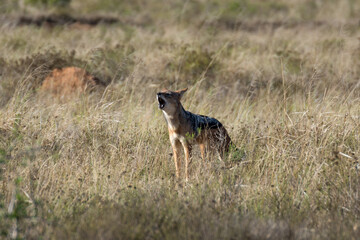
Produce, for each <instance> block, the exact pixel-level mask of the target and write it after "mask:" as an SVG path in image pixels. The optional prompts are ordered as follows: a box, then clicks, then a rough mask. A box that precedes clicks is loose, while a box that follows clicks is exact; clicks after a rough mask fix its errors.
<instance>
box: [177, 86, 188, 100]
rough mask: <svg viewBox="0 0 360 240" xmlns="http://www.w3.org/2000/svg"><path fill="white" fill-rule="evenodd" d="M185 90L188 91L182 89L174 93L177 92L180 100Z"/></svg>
mask: <svg viewBox="0 0 360 240" xmlns="http://www.w3.org/2000/svg"><path fill="white" fill-rule="evenodd" d="M187 90H188V89H187V88H184V89H181V90H178V91H176V92H177V93H178V94H180V98H181V97H182V96H183V95H184V93H185V92H186V91H187Z"/></svg>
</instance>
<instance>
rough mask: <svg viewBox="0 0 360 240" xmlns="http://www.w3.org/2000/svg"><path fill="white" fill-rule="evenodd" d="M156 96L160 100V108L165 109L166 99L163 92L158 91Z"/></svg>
mask: <svg viewBox="0 0 360 240" xmlns="http://www.w3.org/2000/svg"><path fill="white" fill-rule="evenodd" d="M156 98H157V100H158V102H159V108H160V109H163V108H164V107H165V104H166V101H165V99H164V98H163V97H162V94H161V93H160V92H158V93H157V94H156Z"/></svg>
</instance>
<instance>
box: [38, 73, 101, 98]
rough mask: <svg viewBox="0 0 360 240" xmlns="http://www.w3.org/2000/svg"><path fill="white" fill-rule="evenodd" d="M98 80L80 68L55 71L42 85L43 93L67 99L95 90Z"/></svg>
mask: <svg viewBox="0 0 360 240" xmlns="http://www.w3.org/2000/svg"><path fill="white" fill-rule="evenodd" d="M97 85H98V80H97V79H96V78H95V77H94V76H92V75H90V74H89V73H87V72H86V71H85V70H84V69H81V68H78V67H66V68H62V69H54V70H53V71H52V72H51V73H50V74H49V75H48V76H47V77H46V78H45V80H44V82H43V83H42V85H41V91H42V92H43V93H46V92H48V93H51V94H52V95H54V96H56V97H59V98H67V97H71V96H76V95H79V94H80V93H84V92H88V91H91V90H93V89H94V88H95V87H96V86H97Z"/></svg>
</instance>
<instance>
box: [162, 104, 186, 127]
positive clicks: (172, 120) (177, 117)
mask: <svg viewBox="0 0 360 240" xmlns="http://www.w3.org/2000/svg"><path fill="white" fill-rule="evenodd" d="M163 113H164V116H165V119H166V122H167V125H168V128H170V129H172V130H177V129H178V128H180V125H181V122H183V119H184V118H185V115H186V111H185V109H184V108H183V106H182V105H181V104H180V105H179V106H178V108H177V109H176V111H175V112H174V114H168V113H166V112H165V111H163Z"/></svg>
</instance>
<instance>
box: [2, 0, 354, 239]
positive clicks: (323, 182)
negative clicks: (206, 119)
mask: <svg viewBox="0 0 360 240" xmlns="http://www.w3.org/2000/svg"><path fill="white" fill-rule="evenodd" d="M100 2H101V3H102V4H100ZM312 2H313V1H300V0H297V1H289V2H288V1H270V2H267V3H264V2H262V1H245V0H244V1H240V5H237V4H236V3H235V2H232V1H216V0H212V1H208V2H206V1H187V2H186V3H184V2H183V1H180V0H179V1H177V0H173V1H165V2H162V1H155V0H152V1H141V0H140V1H134V2H132V1H123V3H122V4H123V5H121V4H120V5H121V6H117V7H112V6H113V1H110V0H108V1H95V0H92V1H89V5H87V7H88V8H82V7H81V6H82V5H81V4H80V3H81V1H75V0H73V1H72V2H71V5H70V6H69V8H70V9H71V10H70V11H71V13H72V14H75V13H76V12H78V13H80V14H83V15H84V14H93V13H94V10H93V8H94V9H95V8H96V9H97V10H96V13H109V14H110V15H114V16H117V14H124V15H121V19H122V22H121V23H118V24H113V25H110V26H106V25H101V24H100V25H98V26H95V27H92V28H89V29H79V28H72V27H70V26H57V27H54V28H46V27H36V26H19V27H15V26H13V25H11V24H3V25H2V26H1V30H0V31H1V33H2V34H0V43H1V44H0V56H2V58H1V59H0V106H1V108H0V189H1V191H0V233H1V236H2V237H4V238H16V237H17V238H25V239H39V238H44V239H86V238H88V239H143V238H146V239H153V238H155V239H174V238H177V239H219V238H220V239H234V238H241V237H242V238H245V239H309V238H313V239H356V238H357V236H359V235H360V196H359V190H360V176H359V167H360V166H359V164H360V162H359V158H360V144H359V143H360V134H359V133H360V84H359V80H360V79H359V76H360V58H359V56H360V43H359V36H360V35H359V34H360V31H359V25H358V23H357V24H356V23H355V22H356V19H358V18H359V15H356V14H357V13H358V12H359V11H358V9H359V8H360V5H359V4H358V2H356V1H350V0H349V1H317V2H316V4H317V5H316V6H313V5H312ZM145 5H146V8H142V6H145ZM159 6H161V7H159ZM101 7H102V8H101ZM25 8H27V9H28V11H29V12H34V11H35V12H36V9H33V8H31V7H26V5H25ZM196 8H198V9H200V10H202V11H201V14H197V13H196V12H194V10H193V9H196ZM4 9H5V10H4ZM124 9H125V10H126V11H125V10H124ZM219 9H220V10H221V11H219ZM241 9H243V10H241ZM244 9H245V10H244ZM309 9H311V11H313V12H309V11H310V10H309ZM4 11H5V12H7V13H9V14H10V13H11V14H14V12H16V11H15V10H13V5H12V4H10V3H8V5H6V8H3V9H2V12H4ZM47 11H54V10H53V9H47ZM58 11H59V10H58ZM61 11H64V10H61ZM144 19H145V20H146V19H147V20H146V21H144ZM64 66H77V67H83V68H85V69H86V70H87V71H89V72H90V73H91V74H93V75H95V76H96V77H98V78H99V79H100V80H101V81H102V82H103V83H104V84H105V85H106V88H105V89H99V91H95V92H92V93H91V94H84V95H82V96H80V97H79V98H76V99H73V100H72V101H67V102H60V101H58V100H56V99H52V97H51V96H48V97H47V96H42V95H40V94H39V88H40V86H41V82H42V81H43V80H44V78H45V76H46V75H47V74H48V73H49V72H50V71H51V70H52V69H54V68H58V67H64ZM163 87H167V88H169V89H178V88H182V87H189V91H188V92H187V93H186V95H185V97H184V106H185V108H186V109H188V110H190V111H192V112H195V113H200V114H206V115H209V116H213V117H216V118H217V119H219V120H220V121H221V122H223V123H224V125H225V126H226V127H227V129H228V132H229V134H230V136H231V137H232V139H233V141H234V142H235V144H236V145H237V147H238V148H239V149H240V151H239V152H233V153H232V154H231V156H229V158H227V159H226V160H225V161H223V162H222V161H219V160H218V159H208V160H207V161H205V162H203V161H202V160H201V158H200V154H199V152H197V151H196V152H195V155H194V159H193V161H192V165H191V166H190V181H189V182H188V183H185V182H184V181H182V180H180V181H177V180H176V179H175V177H174V172H175V170H174V164H173V161H172V159H171V155H170V153H171V147H170V143H169V141H168V135H167V129H166V125H165V121H164V119H163V117H162V114H161V111H160V110H158V109H157V103H156V100H155V93H156V91H157V90H159V89H161V88H163ZM243 153H246V155H245V157H244V155H243Z"/></svg>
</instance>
